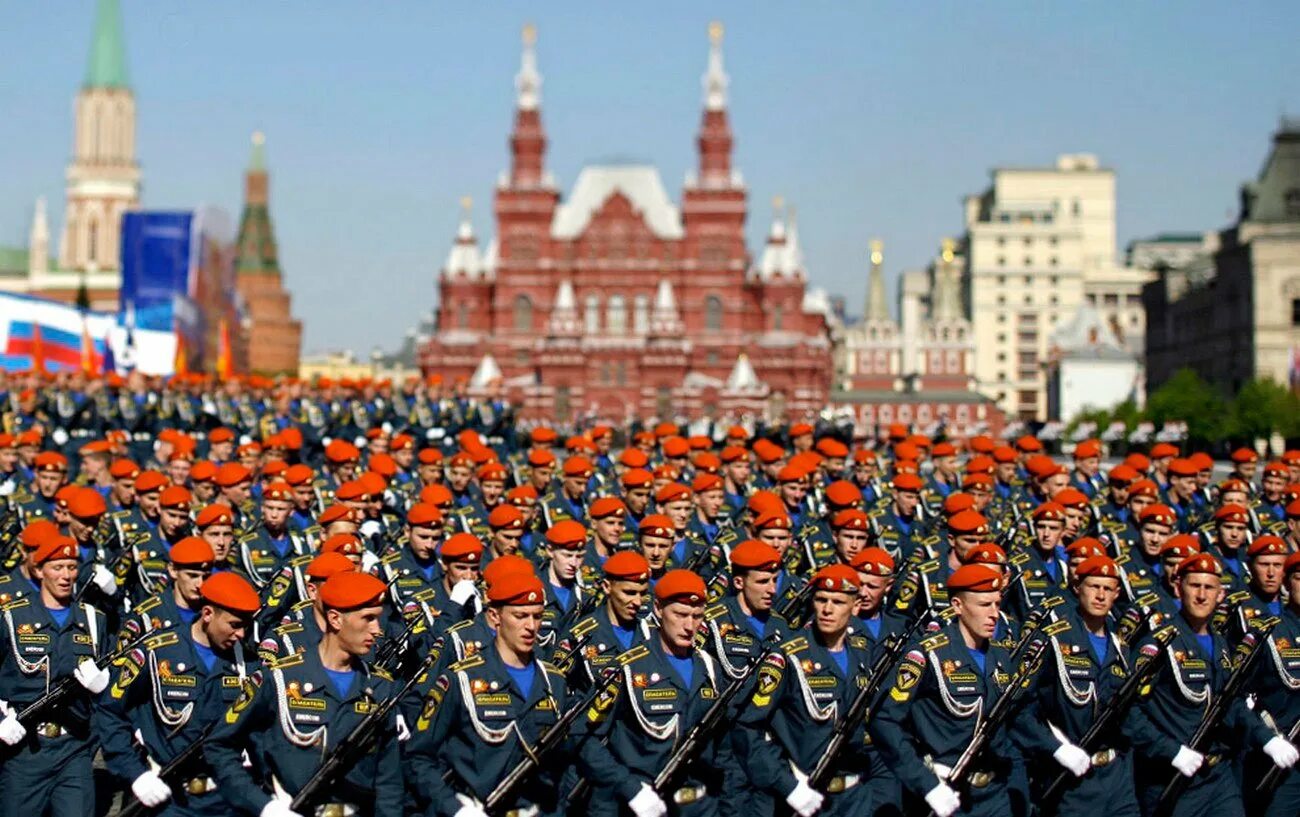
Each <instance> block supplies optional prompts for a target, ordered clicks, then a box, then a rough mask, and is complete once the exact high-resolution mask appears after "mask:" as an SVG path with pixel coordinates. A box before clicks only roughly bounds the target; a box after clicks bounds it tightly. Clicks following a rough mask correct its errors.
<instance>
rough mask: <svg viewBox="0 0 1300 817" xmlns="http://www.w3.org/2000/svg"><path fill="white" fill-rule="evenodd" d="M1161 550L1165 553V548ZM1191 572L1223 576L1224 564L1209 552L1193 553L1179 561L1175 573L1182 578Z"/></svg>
mask: <svg viewBox="0 0 1300 817" xmlns="http://www.w3.org/2000/svg"><path fill="white" fill-rule="evenodd" d="M1160 552H1161V553H1162V554H1163V553H1164V550H1163V549H1162V550H1161V551H1160ZM1191 573H1208V574H1210V575H1211V576H1222V575H1223V565H1221V564H1219V560H1218V559H1216V558H1214V557H1213V556H1212V555H1210V554H1209V553H1193V554H1192V555H1190V556H1188V557H1187V558H1186V559H1183V560H1182V561H1181V562H1179V563H1178V568H1177V569H1176V570H1175V571H1174V575H1175V576H1177V577H1178V578H1180V579H1181V578H1183V577H1184V576H1187V575H1189V574H1191Z"/></svg>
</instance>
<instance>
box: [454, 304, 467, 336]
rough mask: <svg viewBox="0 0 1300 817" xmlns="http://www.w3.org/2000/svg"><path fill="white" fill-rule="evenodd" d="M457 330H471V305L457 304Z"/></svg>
mask: <svg viewBox="0 0 1300 817" xmlns="http://www.w3.org/2000/svg"><path fill="white" fill-rule="evenodd" d="M456 328H457V329H468V328H469V304H467V303H465V302H464V301H457V302H456Z"/></svg>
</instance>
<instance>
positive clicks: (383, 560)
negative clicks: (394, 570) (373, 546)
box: [379, 550, 402, 565]
mask: <svg viewBox="0 0 1300 817" xmlns="http://www.w3.org/2000/svg"><path fill="white" fill-rule="evenodd" d="M401 558H402V552H401V551H400V550H394V551H393V552H392V553H385V554H384V555H383V556H380V557H379V563H380V564H385V565H391V564H392V563H393V562H396V561H397V560H398V559H401Z"/></svg>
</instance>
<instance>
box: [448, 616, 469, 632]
mask: <svg viewBox="0 0 1300 817" xmlns="http://www.w3.org/2000/svg"><path fill="white" fill-rule="evenodd" d="M473 623H474V619H472V618H467V619H465V620H464V621H458V622H456V623H455V624H453V625H451V626H450V627H448V628H447V632H449V633H454V632H458V631H460V630H463V629H465V628H466V627H468V626H470V625H471V624H473Z"/></svg>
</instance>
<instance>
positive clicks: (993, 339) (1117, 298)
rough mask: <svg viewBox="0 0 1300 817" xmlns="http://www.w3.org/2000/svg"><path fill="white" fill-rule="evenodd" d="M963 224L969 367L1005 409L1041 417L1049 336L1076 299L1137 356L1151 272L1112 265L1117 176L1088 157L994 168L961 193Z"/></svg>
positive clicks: (1075, 305)
mask: <svg viewBox="0 0 1300 817" xmlns="http://www.w3.org/2000/svg"><path fill="white" fill-rule="evenodd" d="M965 221H966V235H965V238H964V240H963V242H962V245H963V246H962V252H963V254H964V256H965V259H966V270H965V272H966V279H967V280H966V285H967V287H968V290H969V294H970V316H971V325H972V329H973V333H974V344H975V349H976V355H975V366H974V373H975V376H976V378H977V380H978V382H979V387H980V388H981V389H982V390H983V391H985V392H986V393H988V394H991V395H993V396H994V397H995V399H996V400H997V401H998V404H999V406H1001V407H1002V408H1003V409H1004V410H1005V411H1006V412H1007V413H1008V414H1013V415H1015V416H1016V417H1019V418H1021V419H1025V420H1043V419H1046V417H1047V413H1048V400H1047V388H1046V386H1047V382H1046V381H1047V371H1046V368H1045V365H1044V364H1045V363H1046V362H1047V360H1048V352H1049V343H1050V338H1051V336H1052V333H1053V332H1054V331H1055V329H1056V327H1057V325H1058V324H1061V323H1064V322H1066V321H1068V320H1070V319H1071V318H1072V316H1073V315H1074V314H1075V312H1076V310H1078V308H1079V306H1080V305H1081V304H1084V303H1087V304H1089V305H1091V306H1093V307H1094V308H1095V309H1096V310H1097V311H1098V312H1099V313H1100V314H1101V315H1102V316H1103V318H1104V319H1105V320H1106V321H1107V323H1108V324H1110V326H1111V328H1112V331H1113V334H1114V335H1115V336H1116V337H1117V338H1119V339H1120V342H1121V344H1123V346H1124V348H1125V349H1127V350H1128V351H1129V352H1130V353H1131V354H1133V355H1135V356H1137V355H1139V354H1140V348H1141V347H1140V344H1141V343H1142V341H1143V336H1144V328H1143V310H1142V305H1141V287H1142V285H1143V284H1144V283H1145V282H1146V281H1147V280H1149V279H1150V273H1149V272H1147V271H1145V270H1139V269H1132V268H1129V267H1123V266H1120V265H1118V264H1117V263H1116V244H1115V174H1114V171H1112V170H1110V169H1107V168H1103V167H1101V166H1100V165H1099V164H1098V162H1097V159H1096V157H1094V156H1091V155H1087V154H1068V155H1062V156H1060V157H1058V159H1057V161H1056V164H1055V166H1053V167H1038V168H1032V167H1031V168H1019V167H1011V168H997V169H995V170H994V171H993V183H992V185H991V186H990V187H989V188H988V189H987V190H985V191H984V192H983V193H981V194H979V195H974V196H969V197H967V199H966V204H965Z"/></svg>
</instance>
